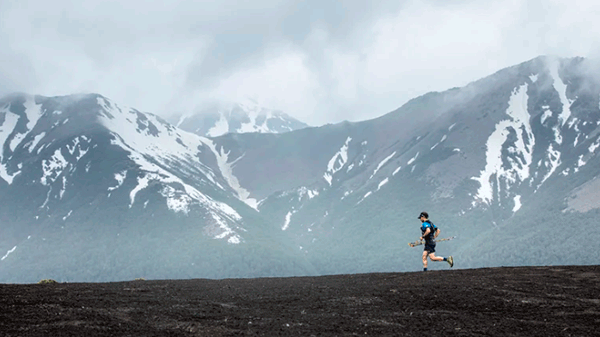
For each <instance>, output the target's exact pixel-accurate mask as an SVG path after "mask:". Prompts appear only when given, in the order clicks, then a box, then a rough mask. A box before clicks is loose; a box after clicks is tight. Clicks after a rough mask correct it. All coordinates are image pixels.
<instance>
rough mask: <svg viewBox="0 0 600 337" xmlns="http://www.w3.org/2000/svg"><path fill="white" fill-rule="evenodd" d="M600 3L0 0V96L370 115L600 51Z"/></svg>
mask: <svg viewBox="0 0 600 337" xmlns="http://www.w3.org/2000/svg"><path fill="white" fill-rule="evenodd" d="M599 15H600V3H598V2H597V1H583V0H573V1H569V2H564V1H558V0H532V1H516V0H508V1H502V2H488V1H485V2H484V1H467V0H464V1H452V0H447V1H434V0H430V1H369V2H365V1H344V2H334V1H330V2H324V1H318V0H308V1H299V0H285V1H284V0H256V1H252V2H242V1H234V0H223V1H220V2H212V1H191V0H179V1H172V2H166V1H163V2H141V1H115V0H109V1H98V0H90V1H84V2H77V1H70V0H57V1H54V2H46V1H41V0H20V1H17V0H4V1H1V2H0V40H1V41H3V45H2V47H1V48H0V95H3V94H6V93H8V92H11V91H27V92H29V93H35V94H41V95H48V96H50V95H62V94H69V93H75V92H81V91H84V92H98V93H100V94H103V95H105V96H108V97H110V98H111V99H114V100H115V101H117V102H120V103H121V104H124V105H129V106H133V107H136V108H138V109H140V110H144V111H152V112H156V113H159V114H167V113H171V112H175V111H176V110H178V109H186V110H189V109H193V107H194V106H196V105H200V104H202V103H203V102H205V101H206V100H209V99H228V100H237V99H240V98H242V97H245V96H252V97H256V98H258V99H259V101H261V102H263V104H265V105H267V106H268V107H271V108H277V109H282V110H284V111H285V112H287V113H289V114H291V115H293V116H295V117H297V118H299V119H301V120H303V121H305V122H308V123H309V124H312V125H319V124H323V123H327V122H339V121H341V120H344V119H347V120H363V119H368V118H374V117H377V116H380V115H382V114H384V113H387V112H389V111H391V110H394V109H396V108H398V107H399V106H401V105H402V104H403V103H405V102H406V101H408V100H409V99H411V98H414V97H415V96H417V95H421V94H424V93H426V92H428V91H432V90H436V91H442V90H446V89H448V88H450V87H455V86H463V85H465V84H467V83H468V82H471V81H474V80H477V79H479V78H481V77H483V76H487V75H490V74H492V73H494V72H495V71H497V70H499V69H501V68H503V67H507V66H511V65H514V64H517V63H520V62H524V61H527V60H529V59H531V58H534V57H536V56H539V55H542V54H555V55H558V56H563V57H572V56H584V57H592V56H594V55H598V54H600V44H599V43H600V42H599V41H600V29H598V28H600V27H599V24H598V23H597V21H598V20H597V17H599Z"/></svg>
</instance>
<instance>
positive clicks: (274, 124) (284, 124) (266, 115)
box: [167, 99, 308, 137]
mask: <svg viewBox="0 0 600 337" xmlns="http://www.w3.org/2000/svg"><path fill="white" fill-rule="evenodd" d="M167 121H168V122H170V123H171V124H173V125H175V126H176V127H178V128H181V129H182V130H185V131H189V132H192V133H195V134H197V135H200V136H207V137H217V136H222V135H224V134H226V133H252V132H260V133H282V132H288V131H294V130H298V129H302V128H305V127H308V125H307V124H305V123H303V122H300V121H299V120H297V119H295V118H293V117H291V116H289V115H287V114H286V113H284V112H282V111H277V110H272V109H268V108H264V107H262V106H261V105H260V104H259V103H258V102H257V101H256V100H253V99H247V100H246V101H244V102H241V103H215V104H212V105H208V106H207V107H204V108H201V109H199V110H197V111H196V112H189V113H186V114H172V115H170V116H168V117H167Z"/></svg>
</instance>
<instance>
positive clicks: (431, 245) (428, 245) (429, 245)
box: [423, 242, 435, 254]
mask: <svg viewBox="0 0 600 337" xmlns="http://www.w3.org/2000/svg"><path fill="white" fill-rule="evenodd" d="M423 251H426V252H428V253H427V254H431V253H435V242H425V248H424V249H423Z"/></svg>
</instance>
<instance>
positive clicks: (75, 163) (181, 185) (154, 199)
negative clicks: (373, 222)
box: [0, 94, 285, 277]
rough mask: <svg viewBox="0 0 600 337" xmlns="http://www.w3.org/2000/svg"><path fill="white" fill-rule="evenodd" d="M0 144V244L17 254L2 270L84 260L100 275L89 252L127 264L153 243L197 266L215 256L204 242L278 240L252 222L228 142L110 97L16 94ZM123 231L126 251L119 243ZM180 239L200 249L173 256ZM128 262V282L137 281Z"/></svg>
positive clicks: (0, 124)
mask: <svg viewBox="0 0 600 337" xmlns="http://www.w3.org/2000/svg"><path fill="white" fill-rule="evenodd" d="M0 144H2V145H3V148H2V149H3V151H2V155H1V157H0V178H1V179H0V214H2V218H0V221H1V223H2V228H3V235H2V238H1V239H0V246H1V248H2V250H4V251H6V252H7V253H6V255H5V256H4V257H3V258H2V263H1V265H0V268H3V267H7V268H8V265H10V263H11V261H13V262H14V263H15V265H13V267H16V266H19V267H20V268H21V270H27V268H23V265H24V262H25V261H34V260H37V259H41V256H42V255H43V256H46V257H48V258H49V259H51V260H52V261H57V260H61V259H74V261H73V263H80V264H81V265H84V266H86V267H85V268H87V269H91V270H93V269H94V268H93V267H92V266H90V265H89V264H90V263H92V264H93V263H97V258H98V256H93V259H91V260H86V261H78V257H79V256H88V255H90V254H89V252H90V251H97V252H98V254H103V253H102V252H104V250H105V249H110V250H111V255H113V256H114V259H122V258H123V257H122V256H127V255H129V256H131V255H132V254H133V255H135V254H141V253H142V251H143V250H145V249H150V248H149V247H151V246H152V245H159V246H161V247H153V248H152V249H153V250H154V251H153V252H151V253H149V256H154V255H155V254H158V253H159V252H161V253H162V254H164V255H165V256H164V258H168V259H170V260H172V259H175V260H180V259H181V258H182V259H183V260H188V259H190V258H192V259H193V258H194V257H197V256H198V255H199V254H200V255H203V254H204V255H205V254H213V253H214V251H212V250H211V251H209V252H208V253H207V252H206V251H205V248H206V247H201V248H197V247H194V248H192V247H193V246H195V245H200V246H202V245H206V242H210V241H212V240H216V241H220V242H223V244H224V246H222V247H226V246H227V245H240V244H242V243H248V242H247V240H250V241H251V242H250V243H249V244H250V246H253V245H254V243H252V241H253V240H254V239H252V238H253V237H256V236H260V237H265V235H267V236H268V233H266V234H265V233H263V231H262V230H261V229H260V224H261V220H260V219H259V220H258V221H257V220H254V221H253V222H252V217H253V215H252V214H251V215H249V216H246V217H244V216H243V214H245V213H246V214H247V213H256V211H255V210H254V209H252V203H251V202H248V200H246V199H244V194H243V192H244V191H243V189H240V188H239V186H236V184H235V182H236V181H235V177H233V176H231V175H230V174H229V173H228V172H230V170H231V168H230V164H229V163H227V154H224V153H223V152H222V149H221V148H220V147H219V146H218V145H216V144H215V143H213V141H212V140H210V139H208V138H205V137H201V136H198V135H195V134H192V133H189V132H186V131H183V130H181V129H178V128H176V127H174V126H173V125H171V124H168V123H167V122H165V121H163V120H162V119H160V118H159V117H157V116H155V115H152V114H149V113H142V112H140V111H137V110H135V109H131V108H127V107H122V106H119V105H117V104H116V103H114V102H112V101H110V100H109V99H108V98H106V97H103V96H101V95H95V94H93V95H79V96H68V97H52V98H48V97H42V96H31V95H24V94H19V95H12V96H9V97H6V98H4V99H2V100H1V101H0ZM243 201H246V202H248V203H244V202H243ZM254 207H255V206H254ZM247 220H249V221H250V222H247ZM163 233H164V234H163ZM120 236H123V238H122V240H123V241H122V242H120V244H124V245H123V246H120V245H117V246H115V244H116V243H117V242H119V241H120V239H121V238H120ZM276 236H277V235H275V236H274V237H276ZM167 238H171V239H173V241H169V240H167ZM189 240H192V241H189ZM47 241H54V242H52V244H50V243H49V242H47ZM58 241H60V242H58ZM177 242H180V244H178V246H177V248H183V247H185V246H186V245H189V246H190V247H185V248H186V250H187V252H188V253H190V254H192V255H191V256H187V257H181V258H180V257H173V256H169V255H173V254H175V255H177V254H176V253H175V252H173V251H172V249H174V248H175V246H173V245H174V244H177ZM79 245H83V246H82V247H79ZM65 246H68V247H73V250H72V251H70V250H69V249H70V248H66V247H65ZM244 246H245V247H246V246H248V245H247V244H246V245H244ZM219 247H220V246H219V245H218V244H217V246H216V247H213V250H214V249H215V248H216V249H223V248H222V247H221V248H219ZM272 247H273V248H275V251H276V250H277V249H280V248H277V247H278V245H277V244H275V245H273V246H272ZM57 249H58V250H62V249H64V250H67V251H69V253H68V254H66V255H61V254H59V253H56V252H55V250H57ZM225 249H227V248H225ZM243 250H244V249H240V250H238V251H239V252H238V254H239V253H241V252H242V251H243ZM61 253H64V252H61ZM104 253H107V252H104ZM9 256H10V258H9ZM88 257H89V256H88ZM140 258H141V257H140ZM164 258H163V257H160V258H158V261H162V260H164ZM229 258H230V257H229ZM229 258H224V259H223V262H226V261H227V260H228V259H229ZM141 259H143V258H141ZM41 260H43V259H41ZM207 262H208V261H205V262H204V263H207ZM213 262H214V261H213ZM141 263H142V265H146V266H149V265H156V263H157V261H151V260H147V261H143V262H141ZM263 263H264V262H263ZM175 264H176V265H179V268H181V263H175ZM192 264H195V263H194V262H192ZM33 265H36V264H35V263H34V264H33ZM116 265H120V264H119V263H116ZM199 265H202V264H199ZM267 265H268V263H265V266H267ZM120 266H121V265H120ZM121 267H123V268H124V270H123V271H122V274H123V275H127V274H132V273H131V270H129V271H128V270H127V268H126V267H127V266H126V265H122V266H121ZM275 268H276V269H277V268H279V267H275ZM191 269H196V268H193V267H191ZM260 269H263V268H259V270H257V272H258V273H265V272H266V273H269V271H268V270H265V269H263V270H262V271H261V270H260ZM267 269H268V268H267ZM284 269H285V267H284ZM5 270H6V269H5ZM29 272H30V273H34V272H35V273H37V272H38V271H33V270H29ZM98 272H99V271H98V270H95V271H94V273H98ZM3 275H8V274H6V273H3ZM66 275H67V276H64V275H63V276H64V277H75V276H74V275H72V274H69V273H66ZM207 275H211V272H210V271H208V273H207ZM213 275H214V274H213Z"/></svg>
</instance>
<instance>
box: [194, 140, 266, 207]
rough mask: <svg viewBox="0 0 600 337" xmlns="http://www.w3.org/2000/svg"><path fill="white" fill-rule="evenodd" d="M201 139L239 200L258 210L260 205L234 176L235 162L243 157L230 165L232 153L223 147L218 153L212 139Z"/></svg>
mask: <svg viewBox="0 0 600 337" xmlns="http://www.w3.org/2000/svg"><path fill="white" fill-rule="evenodd" d="M201 139H202V141H203V142H204V144H206V145H207V146H208V147H209V148H210V149H211V151H212V152H213V153H214V155H215V157H216V158H217V165H218V166H219V170H220V171H221V174H223V178H225V181H227V183H228V184H229V186H230V187H231V188H232V189H233V190H234V191H235V192H237V195H238V198H239V199H240V200H241V201H243V202H245V203H246V204H247V205H248V206H250V207H252V208H254V209H255V210H258V203H257V201H256V199H254V198H249V196H250V192H249V191H248V190H246V189H245V188H243V187H242V186H241V185H240V182H239V181H238V179H237V177H236V176H235V175H234V174H233V164H235V162H236V161H237V160H239V159H240V158H241V157H240V158H238V159H237V160H236V161H233V162H231V163H229V162H228V161H229V154H230V153H231V151H228V152H225V149H224V147H221V150H220V151H217V146H216V145H215V143H213V142H212V141H211V140H210V139H208V138H204V137H201Z"/></svg>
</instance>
